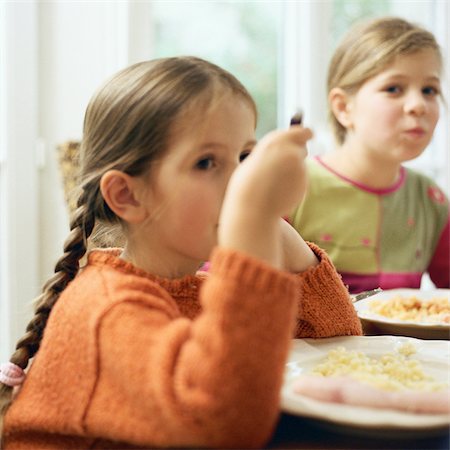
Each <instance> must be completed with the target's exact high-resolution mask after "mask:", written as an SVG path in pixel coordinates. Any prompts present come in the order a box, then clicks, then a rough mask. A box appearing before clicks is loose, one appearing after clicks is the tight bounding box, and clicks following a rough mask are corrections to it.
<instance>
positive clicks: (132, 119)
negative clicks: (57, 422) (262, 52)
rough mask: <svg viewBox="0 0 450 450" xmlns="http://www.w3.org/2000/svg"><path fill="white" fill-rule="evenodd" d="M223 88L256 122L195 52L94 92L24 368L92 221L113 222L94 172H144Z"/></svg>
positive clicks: (15, 359)
mask: <svg viewBox="0 0 450 450" xmlns="http://www.w3.org/2000/svg"><path fill="white" fill-rule="evenodd" d="M230 92H231V93H232V94H233V95H237V96H239V97H241V98H242V99H244V100H245V101H247V102H248V104H249V105H250V107H251V108H252V109H253V111H254V112H255V121H256V106H255V103H254V101H253V99H252V97H251V96H250V94H249V93H248V91H247V90H246V89H245V87H244V86H243V85H242V84H241V83H240V82H239V81H238V80H237V79H236V78H235V77H234V76H233V75H231V74H230V73H229V72H227V71H225V70H224V69H222V68H220V67H218V66H216V65H214V64H212V63H210V62H207V61H205V60H202V59H200V58H196V57H173V58H164V59H156V60H152V61H146V62H142V63H138V64H135V65H133V66H130V67H128V68H126V69H124V70H122V71H120V72H119V73H117V74H116V75H115V76H113V77H112V78H111V79H110V80H109V81H107V82H106V83H105V84H104V85H103V86H102V87H101V88H100V89H99V90H98V91H97V92H96V94H95V95H94V96H93V98H92V99H91V101H90V103H89V105H88V108H87V110H86V115H85V119H84V130H83V139H82V142H81V146H80V158H81V185H80V194H79V196H78V201H77V209H76V210H75V211H74V213H73V215H72V217H71V221H70V230H71V231H70V234H69V236H68V237H67V240H66V242H65V243H64V254H63V256H62V257H61V258H60V259H59V260H58V262H57V263H56V266H55V273H54V275H53V277H52V278H50V279H49V280H48V281H47V283H46V284H45V285H44V287H43V292H42V294H41V295H40V296H39V297H38V298H37V299H36V308H35V315H34V317H33V319H32V320H31V321H30V323H29V324H28V326H27V328H26V333H25V335H24V336H23V337H22V338H21V339H20V340H19V341H18V343H17V345H16V351H15V352H14V353H13V355H12V356H11V358H10V361H11V362H12V363H14V364H17V365H18V366H20V367H21V368H22V369H25V368H26V367H27V366H28V363H29V361H30V359H31V358H33V356H34V355H35V354H36V352H37V351H38V349H39V345H40V342H41V339H42V335H43V332H44V329H45V326H46V324H47V320H48V317H49V314H50V312H51V310H52V308H53V306H54V305H55V303H56V301H57V300H58V298H59V296H60V294H61V292H62V291H63V290H64V289H65V287H66V286H67V285H68V283H69V282H70V281H72V280H73V279H74V278H75V276H76V275H77V273H78V271H79V268H80V259H81V258H82V257H83V256H84V254H85V253H86V250H87V245H88V239H89V238H90V236H91V234H92V231H93V229H94V226H95V225H96V223H98V222H100V223H103V224H106V225H113V226H114V225H117V224H120V221H119V219H118V218H117V216H115V214H114V213H113V212H112V211H111V209H110V208H109V207H108V205H107V204H106V202H105V201H104V199H103V197H102V195H101V192H100V179H101V177H102V175H103V174H104V173H105V172H106V171H108V170H111V169H117V170H121V171H123V172H125V173H127V174H128V175H131V176H139V175H142V174H144V173H146V172H147V171H148V170H149V168H150V165H151V163H152V162H153V161H154V160H155V159H156V158H158V157H160V156H161V155H162V154H163V153H164V152H165V151H166V149H167V147H168V140H169V138H170V137H171V133H172V132H173V124H174V122H176V121H177V119H180V118H181V116H182V119H183V120H185V119H186V117H188V118H190V117H192V116H191V113H192V112H197V115H196V116H197V118H198V115H199V114H200V112H201V113H202V114H203V113H204V111H205V109H206V110H207V109H208V107H211V106H212V103H213V102H215V101H217V100H218V99H219V98H220V96H221V95H226V94H229V93H230ZM200 108H203V109H201V111H200ZM194 116H195V114H194ZM192 120H194V119H192ZM11 395H12V388H11V387H8V386H6V385H4V384H2V383H0V430H1V425H2V423H3V417H4V414H5V412H6V410H7V408H8V406H9V404H10V403H11Z"/></svg>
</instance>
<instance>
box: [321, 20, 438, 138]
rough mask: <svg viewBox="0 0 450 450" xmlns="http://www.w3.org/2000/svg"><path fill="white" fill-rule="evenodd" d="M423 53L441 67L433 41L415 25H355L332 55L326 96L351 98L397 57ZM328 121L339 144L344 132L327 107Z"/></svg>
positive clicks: (394, 22)
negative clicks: (337, 91)
mask: <svg viewBox="0 0 450 450" xmlns="http://www.w3.org/2000/svg"><path fill="white" fill-rule="evenodd" d="M425 49H432V50H435V51H436V55H437V57H438V58H439V60H440V62H441V65H442V54H441V50H440V47H439V44H438V43H437V41H436V39H435V37H434V36H433V34H432V33H430V32H429V31H427V30H425V29H424V28H422V27H420V26H418V25H415V24H412V23H410V22H407V21H406V20H404V19H400V18H397V17H382V18H378V19H374V20H373V19H372V20H370V21H368V22H363V23H360V24H357V25H355V26H354V27H353V28H352V29H351V30H350V31H349V32H348V33H347V34H346V35H345V36H344V38H343V40H342V41H341V43H340V44H339V45H338V47H337V49H336V50H335V52H334V55H333V57H332V59H331V62H330V65H329V68H328V79H327V92H330V91H331V89H333V88H335V87H339V88H341V89H343V90H345V91H346V92H348V93H349V94H353V93H355V92H356V91H357V90H358V89H359V88H360V87H361V86H362V84H364V82H365V81H367V80H368V79H369V78H371V77H373V76H375V75H378V74H379V73H380V72H381V71H383V70H384V69H385V68H386V66H387V65H389V64H391V63H392V62H393V60H394V59H395V58H396V57H397V56H399V55H410V54H412V53H415V52H418V51H420V50H425ZM328 118H329V121H330V123H331V126H332V129H333V133H334V136H335V139H336V141H337V142H338V143H339V144H342V143H343V142H344V140H345V136H346V132H347V131H346V129H345V127H343V126H342V125H341V124H340V123H339V121H338V120H337V119H336V117H335V115H334V113H333V111H332V110H331V107H330V104H329V105H328Z"/></svg>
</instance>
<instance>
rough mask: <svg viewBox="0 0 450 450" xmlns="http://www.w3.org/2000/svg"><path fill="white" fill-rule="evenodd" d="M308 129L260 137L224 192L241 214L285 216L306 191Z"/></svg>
mask: <svg viewBox="0 0 450 450" xmlns="http://www.w3.org/2000/svg"><path fill="white" fill-rule="evenodd" d="M311 137H312V132H311V130H309V129H308V128H302V127H292V128H289V129H288V130H285V131H281V130H279V131H272V132H271V133H269V134H267V135H266V136H264V137H263V138H262V139H261V141H259V142H258V144H257V145H256V147H255V148H254V149H253V151H252V153H251V154H250V156H249V157H248V158H247V159H246V160H245V161H244V162H243V163H242V164H241V165H240V166H239V167H238V168H237V169H236V171H235V172H234V173H233V175H232V177H231V179H230V182H229V185H228V191H229V193H230V195H232V196H234V197H235V198H234V201H236V202H239V203H242V204H243V205H244V208H245V210H246V211H247V212H248V211H249V210H250V209H252V210H254V211H255V213H257V214H265V215H267V216H271V217H280V216H283V215H287V214H288V213H290V212H291V211H292V209H293V208H294V207H295V206H297V205H298V203H299V202H300V201H301V200H302V198H303V195H304V192H305V188H306V169H305V158H306V156H307V150H306V142H307V141H308V140H309V139H311Z"/></svg>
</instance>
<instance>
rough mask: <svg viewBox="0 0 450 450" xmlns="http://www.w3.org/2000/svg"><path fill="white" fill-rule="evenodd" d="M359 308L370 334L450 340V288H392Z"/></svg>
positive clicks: (365, 300) (360, 304)
mask: <svg viewBox="0 0 450 450" xmlns="http://www.w3.org/2000/svg"><path fill="white" fill-rule="evenodd" d="M355 309H356V311H357V313H358V316H359V318H360V320H361V322H362V325H363V327H364V331H365V333H366V334H393V335H400V336H410V337H417V338H421V339H447V340H448V339H450V289H433V290H419V289H391V290H387V291H382V292H380V293H378V294H376V295H374V296H372V297H369V298H367V299H364V300H361V301H359V302H357V303H355Z"/></svg>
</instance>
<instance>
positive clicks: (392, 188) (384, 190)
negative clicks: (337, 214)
mask: <svg viewBox="0 0 450 450" xmlns="http://www.w3.org/2000/svg"><path fill="white" fill-rule="evenodd" d="M314 159H315V160H316V161H317V162H318V163H319V164H321V165H322V166H323V167H324V168H325V169H327V170H328V171H329V172H331V173H333V174H334V175H336V176H337V177H338V178H340V179H341V180H344V181H346V182H347V183H350V184H352V185H353V186H355V187H357V188H359V189H361V190H363V191H366V192H370V193H372V194H377V195H386V194H390V193H392V192H395V191H396V190H397V189H399V188H400V187H401V186H402V185H403V183H404V182H405V178H406V170H405V168H404V167H403V166H401V167H400V176H399V177H398V180H397V181H396V182H395V183H394V184H393V185H392V186H390V187H388V188H382V189H376V188H371V187H370V186H367V185H365V184H362V183H358V182H357V181H354V180H352V179H350V178H347V177H346V176H344V175H341V174H340V173H339V172H336V171H335V170H334V169H332V168H331V167H330V166H329V165H328V164H326V163H325V162H324V161H323V160H322V158H321V157H320V156H315V157H314Z"/></svg>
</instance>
